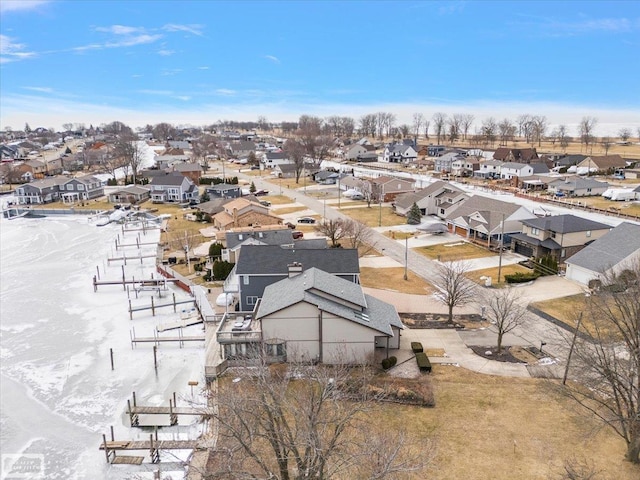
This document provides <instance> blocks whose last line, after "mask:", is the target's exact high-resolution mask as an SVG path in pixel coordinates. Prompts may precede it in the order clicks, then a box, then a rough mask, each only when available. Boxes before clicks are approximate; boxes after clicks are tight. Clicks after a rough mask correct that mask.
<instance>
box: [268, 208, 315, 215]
mask: <svg viewBox="0 0 640 480" xmlns="http://www.w3.org/2000/svg"><path fill="white" fill-rule="evenodd" d="M303 210H307V207H285V208H274V209H273V210H272V213H273V214H274V215H286V214H287V213H294V212H301V211H303Z"/></svg>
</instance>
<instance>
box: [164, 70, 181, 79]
mask: <svg viewBox="0 0 640 480" xmlns="http://www.w3.org/2000/svg"><path fill="white" fill-rule="evenodd" d="M180 72H182V69H181V68H165V69H164V70H162V72H161V73H160V75H162V76H163V77H170V76H173V75H177V74H179V73H180Z"/></svg>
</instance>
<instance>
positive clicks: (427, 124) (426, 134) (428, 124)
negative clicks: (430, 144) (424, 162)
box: [424, 119, 431, 140]
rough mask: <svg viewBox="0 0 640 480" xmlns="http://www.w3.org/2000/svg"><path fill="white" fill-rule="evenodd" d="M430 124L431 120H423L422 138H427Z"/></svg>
mask: <svg viewBox="0 0 640 480" xmlns="http://www.w3.org/2000/svg"><path fill="white" fill-rule="evenodd" d="M430 126H431V120H427V119H425V120H424V138H425V139H427V140H429V127H430Z"/></svg>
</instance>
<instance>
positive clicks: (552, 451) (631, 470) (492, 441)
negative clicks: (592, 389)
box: [376, 365, 640, 480]
mask: <svg viewBox="0 0 640 480" xmlns="http://www.w3.org/2000/svg"><path fill="white" fill-rule="evenodd" d="M433 368H434V371H433V373H432V374H431V380H432V382H433V386H434V389H435V394H436V407H435V408H417V407H408V406H393V407H380V408H379V410H378V411H377V412H376V416H377V418H378V422H379V423H380V425H381V427H383V428H389V429H402V430H406V431H408V432H409V433H413V434H416V435H418V436H420V438H424V439H434V440H435V442H436V456H435V459H434V461H433V462H432V464H431V469H430V471H429V472H428V473H429V474H428V475H426V474H425V472H421V473H420V474H415V475H412V476H410V477H409V476H407V477H406V478H415V479H419V478H420V479H422V478H431V479H434V480H449V479H474V480H475V479H477V480H485V479H488V478H490V479H493V480H514V479H527V480H531V479H534V480H548V479H550V478H558V477H557V475H558V473H559V472H560V469H561V467H562V464H563V462H564V460H565V459H570V458H572V457H574V456H578V458H587V459H588V460H589V462H590V463H592V464H593V465H594V466H595V467H596V468H597V469H598V470H601V471H602V475H603V476H602V477H601V478H608V479H614V478H615V479H620V480H631V479H635V478H638V475H639V472H640V470H639V468H638V467H637V466H633V465H631V464H629V463H628V462H625V461H623V455H624V442H623V441H622V440H621V439H620V438H619V437H617V436H616V435H614V434H613V433H612V431H611V430H609V429H602V430H597V429H596V428H595V427H596V426H597V424H596V423H595V422H593V421H590V420H589V419H588V418H585V417H583V416H580V415H579V414H578V412H577V410H576V408H575V404H573V403H571V401H570V400H569V399H567V398H564V397H562V396H560V395H559V394H558V393H556V392H555V391H553V390H552V389H550V388H549V385H550V384H548V383H547V382H546V381H544V380H540V379H530V378H527V379H521V378H505V377H494V376H490V375H482V374H478V373H474V372H470V371H467V370H465V369H462V368H457V367H452V366H440V365H434V367H433ZM403 478H404V477H403Z"/></svg>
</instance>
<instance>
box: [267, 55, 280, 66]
mask: <svg viewBox="0 0 640 480" xmlns="http://www.w3.org/2000/svg"><path fill="white" fill-rule="evenodd" d="M264 58H266V59H267V60H271V61H272V62H273V63H278V64H279V63H281V62H280V59H279V58H278V57H274V56H273V55H265V56H264Z"/></svg>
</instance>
